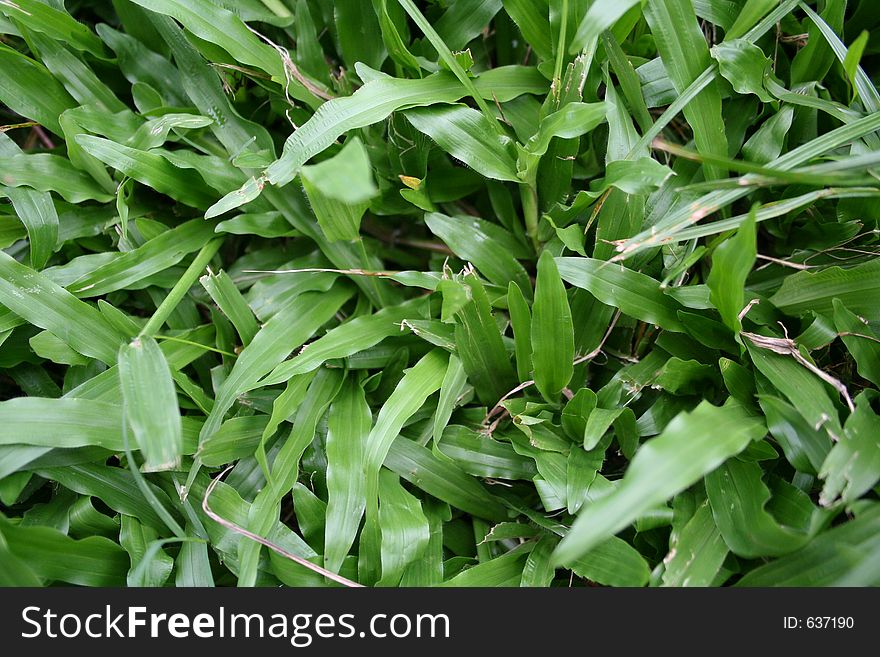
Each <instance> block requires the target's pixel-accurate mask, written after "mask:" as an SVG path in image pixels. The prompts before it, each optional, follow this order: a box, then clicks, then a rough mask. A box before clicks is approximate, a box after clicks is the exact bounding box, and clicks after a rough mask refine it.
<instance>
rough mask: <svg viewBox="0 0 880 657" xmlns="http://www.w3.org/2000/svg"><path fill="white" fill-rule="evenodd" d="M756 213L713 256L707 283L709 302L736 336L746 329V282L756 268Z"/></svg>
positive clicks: (716, 248) (753, 211)
mask: <svg viewBox="0 0 880 657" xmlns="http://www.w3.org/2000/svg"><path fill="white" fill-rule="evenodd" d="M755 233H756V229H755V210H754V208H752V211H751V213H750V214H749V218H748V219H747V220H746V222H745V223H744V224H742V225H741V226H740V227H739V229H737V231H736V234H735V235H734V236H733V237H730V238H728V239H727V240H725V241H724V242H722V243H721V244H719V245H718V246H717V247H715V251H714V252H713V253H712V271H711V272H710V273H709V277H708V278H707V279H706V284H707V285H708V286H709V298H710V299H711V301H712V303H713V304H714V305H715V307H716V308H717V309H718V312H719V313H720V314H721V319H722V320H724V323H725V324H726V325H727V327H728V328H729V329H730V330H731V331H733V332H734V333H738V332H739V331H740V330H741V329H742V322H741V320H740V318H739V314H740V313H741V312H742V310H743V308H744V307H745V301H746V299H745V296H746V293H745V285H746V278H747V277H748V275H749V272H751V271H752V267H754V264H755V257H756V255H757V252H758V251H757V249H758V246H757V239H756V236H755Z"/></svg>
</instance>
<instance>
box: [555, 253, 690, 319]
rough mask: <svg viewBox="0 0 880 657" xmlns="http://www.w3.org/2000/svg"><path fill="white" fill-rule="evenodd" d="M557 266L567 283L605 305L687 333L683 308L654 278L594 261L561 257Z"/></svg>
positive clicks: (557, 261)
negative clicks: (682, 313)
mask: <svg viewBox="0 0 880 657" xmlns="http://www.w3.org/2000/svg"><path fill="white" fill-rule="evenodd" d="M556 264H557V266H558V268H559V273H560V275H561V276H562V279H563V280H564V281H566V282H568V283H571V284H572V285H575V286H577V287H580V288H583V289H585V290H587V291H588V292H590V293H591V294H592V295H593V296H594V297H596V299H598V300H599V301H601V302H602V303H605V304H608V305H610V306H614V307H617V308H620V310H621V312H623V313H624V314H626V315H630V316H631V317H635V318H636V319H640V320H642V321H643V322H649V323H651V324H657V325H658V326H660V327H662V328H664V329H666V330H668V331H679V332H681V331H684V328H683V327H682V325H681V322H680V321H679V319H678V314H677V313H678V311H679V310H681V309H682V306H681V305H680V304H679V303H678V302H677V301H676V300H675V299H673V298H672V297H670V296H669V295H667V294H664V293H663V290H662V289H661V288H660V283H659V282H658V281H656V280H654V279H652V278H651V277H650V276H646V275H645V274H641V273H639V272H636V271H633V270H631V269H626V268H625V267H623V266H621V265H615V264H611V263H608V262H605V261H603V260H595V259H593V258H557V259H556Z"/></svg>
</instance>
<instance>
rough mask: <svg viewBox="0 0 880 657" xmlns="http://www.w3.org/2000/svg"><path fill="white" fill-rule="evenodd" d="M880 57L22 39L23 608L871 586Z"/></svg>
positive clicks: (641, 23)
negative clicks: (127, 595)
mask: <svg viewBox="0 0 880 657" xmlns="http://www.w3.org/2000/svg"><path fill="white" fill-rule="evenodd" d="M878 22H880V11H878V10H877V8H876V7H875V6H874V3H873V2H871V1H870V0H862V1H857V0H851V1H850V2H848V3H847V2H844V1H843V0H825V1H820V2H798V1H797V0H783V1H782V2H755V1H754V0H748V1H744V0H736V1H734V2H730V1H725V2H715V1H709V2H692V1H691V0H662V1H660V0H647V2H638V1H623V0H608V1H606V0H593V1H592V2H590V1H588V0H549V1H548V0H527V1H520V0H510V1H508V0H505V1H504V2H501V1H500V0H499V1H497V2H473V1H471V0H444V1H443V2H437V1H430V2H427V1H425V2H421V1H420V2H412V1H410V0H399V1H398V0H373V2H360V1H346V2H329V1H325V0H296V1H294V0H282V1H273V2H258V1H256V0H248V1H247V2H236V3H227V2H219V1H217V2H213V1H209V0H136V1H129V0H114V2H113V3H112V4H111V3H106V4H102V3H88V2H77V1H76V0H68V2H66V3H62V2H54V1H53V2H39V1H37V0H16V2H14V3H13V2H0V34H2V37H0V39H2V43H0V114H2V124H3V128H2V132H0V158H2V174H0V197H2V199H3V200H2V201H0V241H2V244H0V248H2V252H0V390H2V401H0V502H2V505H3V506H2V513H0V582H2V583H3V584H6V585H36V584H47V585H48V584H64V583H68V584H78V585H90V586H106V585H126V584H127V585H132V586H134V585H137V586H175V585H176V586H211V585H215V584H216V585H235V584H238V585H242V586H271V585H277V584H279V583H281V584H286V585H292V586H339V585H347V586H352V585H365V586H373V585H381V586H437V585H441V584H448V585H450V586H520V585H521V586H561V585H585V584H600V585H609V586H646V585H651V586H718V585H743V586H748V585H796V586H825V585H840V584H847V585H853V584H856V585H871V584H877V583H880V570H878V564H880V562H878V560H877V559H876V556H875V555H876V550H877V547H878V545H880V543H878V541H880V504H878V499H877V489H876V486H877V482H878V480H880V438H878V436H880V418H878V415H877V413H878V411H880V405H878V385H880V358H878V356H880V294H878V292H880V264H878V263H880V259H878V257H877V255H878V250H877V244H878V242H877V235H878V219H880V212H878V207H880V206H878V196H880V186H878V185H877V174H876V171H877V169H878V165H880V136H878V130H880V94H878V91H877V88H876V86H875V84H874V82H873V75H874V74H875V73H876V51H877V42H876V35H877V32H876V30H875V29H874V28H875V27H876V25H877V24H878ZM96 564H97V565H96Z"/></svg>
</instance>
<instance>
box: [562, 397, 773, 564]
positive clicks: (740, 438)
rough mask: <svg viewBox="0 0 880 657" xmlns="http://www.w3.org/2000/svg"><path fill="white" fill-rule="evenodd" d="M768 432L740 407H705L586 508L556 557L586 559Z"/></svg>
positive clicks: (673, 425)
mask: <svg viewBox="0 0 880 657" xmlns="http://www.w3.org/2000/svg"><path fill="white" fill-rule="evenodd" d="M765 432H766V428H765V427H764V425H763V423H762V421H761V420H760V418H756V417H754V416H751V415H749V414H748V412H747V411H745V409H743V408H742V407H741V406H739V405H738V404H736V403H728V404H727V405H725V406H713V405H711V404H710V403H708V402H705V401H704V402H702V403H701V404H700V405H699V406H697V408H696V409H694V410H693V411H692V412H690V413H682V414H680V415H678V416H676V418H675V419H674V420H673V421H671V422H670V423H669V424H668V425H667V426H666V428H665V429H664V430H663V432H662V433H661V434H660V435H659V436H658V437H656V438H654V439H652V440H650V441H648V442H646V443H645V444H644V445H643V446H642V447H641V448H640V449H639V451H638V452H636V455H635V457H634V458H633V460H632V462H631V463H630V466H629V468H628V469H627V471H626V473H625V475H624V478H623V480H622V481H621V482H620V484H619V485H618V486H617V487H616V488H615V490H614V492H613V493H611V494H609V495H606V496H604V497H602V498H600V499H599V500H598V501H596V502H594V503H593V504H589V505H585V506H584V507H583V508H582V510H581V512H580V515H579V516H578V519H577V521H576V522H575V523H574V525H572V528H571V531H570V532H569V534H568V535H567V536H566V537H565V538H564V539H563V541H562V543H560V544H559V547H557V548H556V551H555V552H554V558H555V560H556V562H557V563H560V564H566V563H570V562H573V561H575V560H576V559H578V558H580V557H581V556H582V555H585V554H587V553H588V552H589V551H590V550H591V549H592V548H594V547H595V546H597V545H599V544H600V543H601V542H602V541H604V540H606V539H608V538H610V537H611V536H613V535H614V534H616V533H617V532H619V531H620V530H621V529H623V528H624V527H626V526H627V525H628V524H630V523H631V522H633V521H634V520H636V519H637V518H638V517H639V516H640V515H641V514H642V513H645V512H646V511H648V510H649V509H650V508H652V507H653V506H655V505H657V504H660V503H662V502H664V501H665V500H667V499H669V498H670V497H672V496H673V495H675V494H676V493H679V492H680V491H682V490H684V489H686V488H688V487H689V486H691V485H693V484H694V483H696V482H697V481H699V480H700V479H701V478H702V477H703V476H704V475H706V474H708V473H709V472H711V471H712V470H714V469H715V468H716V467H718V466H719V465H721V463H723V462H724V461H725V460H726V459H728V458H730V457H732V456H735V455H736V454H738V453H739V452H741V451H742V450H743V449H745V448H746V447H747V446H748V445H749V443H751V442H752V441H753V440H757V439H759V438H761V437H762V436H763V435H764V434H765Z"/></svg>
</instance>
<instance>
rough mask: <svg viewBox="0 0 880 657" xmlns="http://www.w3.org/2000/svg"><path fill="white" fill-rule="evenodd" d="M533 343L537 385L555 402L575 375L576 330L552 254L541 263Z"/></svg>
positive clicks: (533, 325)
mask: <svg viewBox="0 0 880 657" xmlns="http://www.w3.org/2000/svg"><path fill="white" fill-rule="evenodd" d="M531 341H532V365H533V367H534V377H535V385H536V386H537V387H538V390H539V391H540V392H541V394H542V395H543V396H544V398H545V399H546V400H548V401H550V402H555V401H556V400H557V398H558V396H559V393H560V391H561V390H562V389H563V388H564V387H566V386H567V385H568V383H569V381H571V377H572V374H573V372H574V366H573V365H572V363H573V362H574V326H573V325H572V320H571V308H569V305H568V297H567V296H566V294H565V286H564V285H563V283H562V279H561V278H560V276H559V271H558V270H557V269H556V261H555V260H554V259H553V256H552V255H551V254H550V252H549V251H545V252H544V253H542V254H541V257H540V258H539V260H538V277H537V282H536V283H535V303H534V304H533V306H532V326H531Z"/></svg>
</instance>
